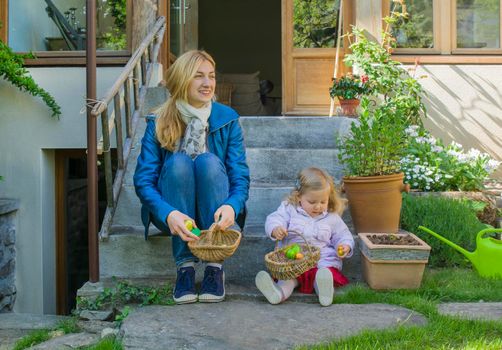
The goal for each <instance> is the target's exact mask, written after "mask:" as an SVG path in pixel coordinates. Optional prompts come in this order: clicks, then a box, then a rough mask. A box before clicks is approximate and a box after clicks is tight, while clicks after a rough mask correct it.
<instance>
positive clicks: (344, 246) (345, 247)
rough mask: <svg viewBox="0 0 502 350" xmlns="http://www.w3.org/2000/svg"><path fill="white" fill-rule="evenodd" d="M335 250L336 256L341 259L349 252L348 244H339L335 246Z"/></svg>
mask: <svg viewBox="0 0 502 350" xmlns="http://www.w3.org/2000/svg"><path fill="white" fill-rule="evenodd" d="M336 252H337V253H338V257H339V258H340V259H343V258H345V257H346V256H347V254H349V253H350V246H349V245H347V244H340V245H339V246H338V247H337V248H336Z"/></svg>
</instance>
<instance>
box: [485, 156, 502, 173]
mask: <svg viewBox="0 0 502 350" xmlns="http://www.w3.org/2000/svg"><path fill="white" fill-rule="evenodd" d="M500 163H501V162H499V161H498V160H495V159H490V160H489V161H488V162H487V163H486V164H485V170H486V172H487V173H492V172H493V171H495V170H497V168H498V167H499V166H500Z"/></svg>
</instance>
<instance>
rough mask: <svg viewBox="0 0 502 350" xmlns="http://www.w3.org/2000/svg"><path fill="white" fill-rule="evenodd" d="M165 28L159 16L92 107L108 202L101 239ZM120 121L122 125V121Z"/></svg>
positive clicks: (119, 185)
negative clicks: (97, 124)
mask: <svg viewBox="0 0 502 350" xmlns="http://www.w3.org/2000/svg"><path fill="white" fill-rule="evenodd" d="M165 30H166V19H165V17H159V18H158V20H157V22H156V23H155V25H154V27H153V29H152V30H151V31H150V33H149V34H148V35H147V36H146V37H145V38H144V39H143V41H142V42H141V44H140V45H139V46H138V48H137V49H136V51H134V53H133V54H132V56H131V58H130V59H129V62H128V63H127V64H126V66H125V67H124V69H123V71H122V73H121V74H120V75H119V77H118V78H117V80H116V81H115V83H114V84H113V85H112V87H111V88H110V89H109V90H108V92H107V93H106V94H105V96H104V97H103V98H101V99H99V100H98V103H97V104H96V105H95V106H94V108H93V109H92V111H91V114H92V115H93V116H94V117H98V116H99V117H101V118H100V119H101V139H100V141H99V144H98V154H102V155H103V158H104V164H103V165H104V173H105V183H106V202H107V207H106V211H105V215H104V218H103V222H102V225H101V229H100V231H99V237H100V239H101V240H105V239H107V238H108V234H109V229H110V225H111V221H112V218H113V214H114V212H115V208H116V204H117V199H118V196H119V194H120V189H121V186H122V181H123V178H124V173H125V168H126V165H127V159H128V156H129V153H130V152H131V147H132V139H133V137H134V133H135V131H136V126H137V123H138V120H139V118H140V116H141V115H140V114H141V113H142V107H143V104H144V101H145V96H146V91H147V88H148V85H149V83H150V79H151V75H152V70H153V67H154V64H155V63H156V62H157V58H158V55H159V51H160V46H161V44H162V38H163V37H164V32H165ZM131 84H132V89H131ZM112 101H113V111H112V112H111V113H109V105H110V104H111V103H112ZM122 106H123V107H124V116H123V115H122ZM123 119H124V120H123ZM123 121H124V122H125V125H123V123H122V122H123ZM123 127H125V130H123ZM124 131H125V132H124ZM114 132H115V144H116V148H117V160H116V171H115V177H114V178H113V164H112V157H111V152H110V151H111V137H112V135H113V133H114Z"/></svg>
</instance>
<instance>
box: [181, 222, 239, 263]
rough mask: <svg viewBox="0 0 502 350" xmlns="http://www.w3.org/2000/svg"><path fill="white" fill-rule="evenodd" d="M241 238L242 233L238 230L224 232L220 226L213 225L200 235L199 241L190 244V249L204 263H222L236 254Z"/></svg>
mask: <svg viewBox="0 0 502 350" xmlns="http://www.w3.org/2000/svg"><path fill="white" fill-rule="evenodd" d="M241 237H242V235H241V233H240V232H239V231H237V230H232V229H226V230H224V231H223V230H221V229H220V228H219V226H218V225H216V224H213V225H211V227H210V228H209V229H208V230H203V231H202V232H201V233H200V239H199V240H198V241H190V242H188V247H189V248H190V250H191V251H192V253H193V255H195V256H196V257H198V258H199V259H201V260H203V261H208V262H220V261H223V260H225V259H226V258H229V257H231V256H232V255H233V254H234V253H235V251H236V250H237V247H238V246H239V243H240V242H241Z"/></svg>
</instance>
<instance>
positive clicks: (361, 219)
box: [343, 173, 409, 233]
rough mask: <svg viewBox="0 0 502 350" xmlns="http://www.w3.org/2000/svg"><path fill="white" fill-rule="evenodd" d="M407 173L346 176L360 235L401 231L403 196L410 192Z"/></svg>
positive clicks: (352, 210)
mask: <svg viewBox="0 0 502 350" xmlns="http://www.w3.org/2000/svg"><path fill="white" fill-rule="evenodd" d="M403 178H404V174H403V173H399V174H393V175H381V176H364V177H344V178H343V188H344V190H345V192H346V194H347V199H348V200H349V208H350V215H351V216H352V221H353V222H354V226H355V229H356V232H358V233H359V232H386V233H390V232H397V231H398V229H399V217H400V215H401V204H402V197H401V193H402V192H404V191H409V186H408V185H404V184H403Z"/></svg>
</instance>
